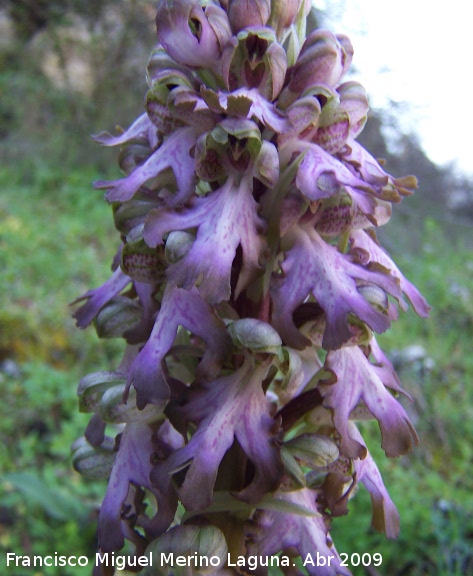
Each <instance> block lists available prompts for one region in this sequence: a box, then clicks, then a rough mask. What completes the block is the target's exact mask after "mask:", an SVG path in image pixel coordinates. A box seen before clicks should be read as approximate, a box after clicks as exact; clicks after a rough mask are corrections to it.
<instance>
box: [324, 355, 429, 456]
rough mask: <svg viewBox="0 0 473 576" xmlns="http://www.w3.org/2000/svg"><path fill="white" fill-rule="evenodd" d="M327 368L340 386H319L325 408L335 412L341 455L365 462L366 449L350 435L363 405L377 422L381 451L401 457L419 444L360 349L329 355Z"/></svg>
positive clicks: (407, 418)
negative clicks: (355, 415) (352, 421)
mask: <svg viewBox="0 0 473 576" xmlns="http://www.w3.org/2000/svg"><path fill="white" fill-rule="evenodd" d="M325 368H326V369H327V370H329V371H330V372H331V373H332V374H335V375H336V377H337V382H335V383H333V384H332V383H331V384H327V385H324V384H320V385H319V389H320V391H321V393H322V395H323V396H324V406H325V407H326V408H330V409H331V410H332V411H333V424H334V426H335V428H336V429H337V430H338V432H339V434H340V436H341V442H340V452H341V453H342V454H344V455H345V456H348V457H350V458H364V457H365V455H366V448H365V446H364V445H363V444H361V443H360V442H359V440H358V439H357V438H353V437H352V436H351V435H350V433H349V418H350V414H351V412H352V410H353V409H354V408H355V407H356V406H357V405H358V403H359V402H360V401H363V402H364V403H365V404H366V406H367V407H368V410H369V411H370V412H371V414H373V416H374V417H375V418H376V419H377V420H378V424H379V427H380V429H381V435H382V443H381V445H382V447H383V449H384V451H385V452H386V455H387V456H389V457H395V456H400V455H401V454H405V453H406V452H409V451H410V450H411V449H412V445H413V443H414V444H418V442H419V440H418V438H417V434H416V432H415V430H414V427H413V426H412V424H411V422H410V420H409V417H408V415H407V414H406V411H405V410H404V408H403V407H402V406H401V404H400V403H399V402H398V401H397V400H396V399H395V398H394V397H393V396H392V395H391V393H390V392H389V391H388V390H387V389H386V387H385V385H384V384H383V382H382V381H381V379H380V377H379V375H378V374H377V373H376V371H375V370H374V369H373V365H372V364H371V363H370V362H369V360H368V359H367V358H366V356H365V355H364V354H363V352H362V351H361V349H360V348H359V347H358V346H351V347H345V348H342V349H341V350H336V351H332V352H329V353H328V354H327V358H326V361H325Z"/></svg>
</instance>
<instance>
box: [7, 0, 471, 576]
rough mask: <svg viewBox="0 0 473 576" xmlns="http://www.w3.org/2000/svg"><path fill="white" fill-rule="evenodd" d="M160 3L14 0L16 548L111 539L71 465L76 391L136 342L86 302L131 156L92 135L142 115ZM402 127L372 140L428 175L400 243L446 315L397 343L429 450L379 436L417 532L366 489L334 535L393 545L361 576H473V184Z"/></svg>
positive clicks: (404, 216)
mask: <svg viewBox="0 0 473 576" xmlns="http://www.w3.org/2000/svg"><path fill="white" fill-rule="evenodd" d="M152 14H153V6H152V4H151V3H149V2H145V1H139V0H135V1H132V0H115V1H114V2H113V3H112V4H110V3H107V0H101V1H95V2H93V1H90V0H68V1H62V0H41V1H33V0H14V1H13V0H11V1H10V2H8V1H7V2H5V1H3V2H2V3H1V4H0V156H1V158H0V270H1V274H0V293H1V294H2V300H1V301H2V305H1V306H0V389H1V391H2V397H1V402H0V473H1V476H0V556H1V557H2V559H3V557H4V552H6V551H15V552H17V553H18V554H50V553H51V552H54V551H57V552H58V553H59V554H75V555H82V554H84V555H89V556H90V557H93V555H94V552H95V521H96V516H97V510H98V506H99V503H100V501H101V498H102V495H103V492H104V486H103V485H102V484H101V483H97V482H95V483H91V482H87V481H85V480H84V479H82V478H80V477H78V475H76V474H75V473H74V472H73V471H72V470H71V466H70V461H69V448H70V444H71V443H72V442H73V441H74V440H75V439H76V438H77V437H78V436H80V435H82V433H83V429H84V427H85V425H86V422H87V418H86V417H84V416H83V415H80V414H78V412H77V402H76V386H77V383H78V381H79V379H80V378H81V376H83V375H84V374H86V373H88V372H92V371H96V370H100V369H109V368H111V367H113V366H114V365H116V363H117V360H118V357H119V349H118V348H119V347H118V344H117V345H114V343H113V342H112V343H110V342H109V341H107V342H100V343H99V342H98V341H97V337H96V336H95V334H94V333H93V331H92V330H90V331H86V332H85V333H80V332H79V331H78V330H77V329H76V328H75V327H74V324H73V321H72V319H71V318H70V310H69V303H70V302H71V301H72V300H74V298H76V297H77V296H78V295H80V294H82V293H84V292H85V291H86V290H87V289H89V288H91V287H95V286H98V285H99V284H100V283H102V282H103V281H104V280H105V279H106V278H107V276H108V274H109V267H110V263H111V259H112V257H113V249H114V245H115V241H114V238H115V232H114V230H113V225H112V218H111V213H110V208H109V207H108V206H107V205H106V204H105V203H104V202H103V201H101V193H98V192H96V191H94V190H93V189H92V186H91V184H90V183H91V182H92V181H93V180H95V179H96V178H98V177H100V178H103V177H106V176H107V175H110V174H111V173H114V174H116V169H115V164H114V162H113V157H114V155H113V153H111V152H110V151H105V152H104V151H102V150H101V149H99V148H98V147H97V146H96V145H94V144H93V143H91V142H90V139H89V134H90V133H92V132H97V131H99V130H101V129H112V128H113V126H114V124H115V123H117V122H119V123H120V124H121V125H123V126H126V125H127V124H128V122H129V121H130V120H131V119H133V118H134V117H135V116H136V115H137V114H138V113H141V102H142V98H143V93H144V75H143V72H142V70H143V68H144V64H145V62H146V58H147V53H148V52H149V50H150V47H151V46H152V44H153V41H154V36H153V22H152V20H153V16H152ZM81 62H82V63H83V62H86V63H88V66H86V67H85V68H84V66H82V67H81V64H80V63H81ZM368 90H369V87H368ZM388 129H389V130H388ZM388 132H389V133H391V134H392V133H393V132H394V133H396V125H395V122H394V120H393V114H389V113H386V112H384V113H380V112H378V113H376V114H375V115H373V117H372V118H371V120H370V122H369V123H368V125H367V128H366V129H365V132H364V133H363V139H364V143H365V145H366V146H367V147H368V148H369V149H370V150H372V151H373V150H374V151H375V154H376V155H377V156H381V157H384V158H387V160H388V168H389V170H390V171H391V172H393V173H395V174H396V175H402V174H406V173H415V174H417V175H418V176H419V178H420V181H421V187H420V190H419V192H418V193H417V194H416V195H415V197H413V198H411V199H407V200H405V201H404V202H403V203H402V204H401V205H400V206H398V207H396V208H397V212H396V216H395V217H394V218H393V220H392V222H391V223H390V224H389V225H388V227H387V230H386V231H383V234H382V235H383V242H384V243H385V245H386V246H387V247H388V249H389V251H390V252H391V253H392V255H393V258H394V260H395V261H396V262H397V263H398V264H399V265H400V267H401V269H402V270H403V272H404V273H405V274H406V276H407V277H408V278H409V279H410V280H411V281H412V282H413V283H415V284H416V285H417V286H418V287H419V288H420V290H421V291H422V292H423V293H424V294H425V296H426V297H427V299H428V300H429V302H430V304H431V305H432V306H433V312H432V318H431V320H429V321H427V322H426V321H421V320H419V319H417V318H416V317H415V315H414V314H413V313H409V314H405V315H403V317H402V318H401V320H400V321H399V322H398V323H397V324H396V325H395V326H394V328H393V330H392V331H391V332H390V334H388V335H386V336H384V337H383V338H382V345H383V346H385V347H386V349H387V350H388V351H389V354H390V356H391V358H392V359H393V361H394V362H395V364H396V366H397V368H398V370H399V373H400V376H401V379H402V381H403V384H404V387H405V388H406V389H407V390H408V391H409V392H410V393H411V395H412V396H413V398H414V402H413V403H412V404H409V403H405V406H406V409H408V411H409V412H410V414H411V417H412V419H413V421H414V423H415V425H416V427H417V429H418V432H419V435H420V437H421V447H420V448H419V449H417V450H416V451H415V452H414V453H413V454H412V455H410V456H409V457H407V458H404V459H402V460H400V461H394V462H392V461H387V460H386V458H385V457H384V454H382V453H380V449H379V448H378V446H379V438H378V431H377V429H376V428H373V427H368V429H367V430H366V431H364V434H367V435H368V438H369V439H370V444H369V448H370V449H371V450H372V452H373V453H374V454H375V457H376V458H377V461H378V463H379V464H380V467H381V470H382V473H383V476H384V480H385V483H386V485H387V486H388V488H389V490H390V493H391V495H392V497H393V499H394V501H395V502H396V504H397V506H398V508H399V511H400V514H401V520H402V529H401V536H400V538H399V540H398V541H397V542H386V541H385V540H384V539H383V537H381V536H380V535H378V534H377V533H374V532H373V531H372V530H371V529H370V528H369V525H370V514H371V507H370V503H369V496H368V495H367V494H366V493H365V492H364V491H363V490H362V489H360V492H359V494H358V495H357V497H356V498H355V499H354V500H353V501H352V503H351V507H350V514H349V515H348V516H347V517H346V518H341V519H336V520H335V521H334V526H333V537H334V540H335V542H336V543H337V547H338V550H339V551H344V552H348V553H351V552H358V553H363V552H369V553H374V552H381V553H382V554H383V558H384V561H383V564H382V566H381V567H380V568H379V569H377V570H378V571H377V572H374V571H371V572H365V571H364V569H362V568H359V569H355V570H354V573H355V574H356V575H358V574H359V575H364V574H369V575H370V576H377V575H384V576H388V575H389V576H391V575H392V576H396V575H399V576H400V575H410V576H422V575H432V576H433V575H438V576H460V575H465V576H466V575H467V574H471V573H473V552H472V550H473V497H472V494H473V477H472V474H471V466H472V464H473V385H472V381H473V355H472V354H471V342H473V281H472V275H473V259H472V258H471V250H472V239H471V232H470V230H471V224H472V223H471V220H469V218H471V217H472V216H473V194H472V193H471V190H472V188H471V183H469V182H467V181H465V179H464V178H462V177H461V176H458V175H456V174H455V173H454V172H453V171H452V170H447V169H441V168H439V167H437V166H435V165H433V164H432V163H431V162H430V161H429V160H428V158H426V156H425V154H424V153H423V152H422V150H421V149H420V148H419V146H418V144H417V141H416V139H415V137H414V136H413V135H410V134H407V135H406V134H399V133H397V134H398V136H397V139H396V142H395V144H396V145H395V146H393V142H392V141H390V140H389V139H386V138H385V136H384V134H386V133H388ZM393 150H395V151H396V152H395V153H394V152H393ZM452 199H454V200H455V201H454V202H453V201H452ZM15 573H16V574H19V575H20V576H22V572H21V570H19V571H16V572H15ZM88 573H89V570H87V569H85V570H83V569H80V568H77V569H74V570H73V571H72V572H70V573H68V572H67V571H65V570H64V569H54V568H51V569H45V570H44V571H41V570H37V571H36V572H35V575H36V576H41V574H48V575H59V574H60V575H61V576H69V574H70V576H76V575H78V576H82V575H83V574H84V575H85V574H88ZM24 574H25V576H26V575H27V574H31V571H29V570H28V571H24Z"/></svg>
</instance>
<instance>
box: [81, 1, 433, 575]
mask: <svg viewBox="0 0 473 576" xmlns="http://www.w3.org/2000/svg"><path fill="white" fill-rule="evenodd" d="M309 9H310V2H308V1H307V0H290V1H289V2H283V1H282V0H229V1H228V2H219V1H218V0H216V1H214V0H173V1H171V0H161V1H160V2H159V5H158V9H157V19H156V22H157V32H158V41H159V44H158V45H157V46H156V47H155V49H154V50H153V52H152V54H151V57H150V60H149V62H148V67H147V81H148V86H149V89H148V92H147V94H146V98H145V113H144V114H142V115H141V116H139V118H138V119H137V120H136V121H135V122H133V123H132V124H131V126H130V127H129V128H128V129H127V130H125V131H120V132H119V133H118V134H117V135H115V136H113V135H110V134H108V133H100V134H99V135H97V136H95V140H96V141H97V142H98V143H100V144H102V145H103V146H117V147H120V149H121V150H120V158H119V165H120V168H121V169H122V171H123V172H124V176H123V177H122V178H117V179H113V180H111V181H99V182H97V183H96V187H97V188H99V189H104V190H106V199H107V200H108V202H110V203H111V204H112V207H113V218H114V222H115V226H116V228H117V231H118V233H119V242H118V243H119V248H118V251H117V257H116V258H115V261H114V266H113V270H114V272H113V275H112V277H111V278H110V279H109V280H108V281H107V282H105V283H104V284H103V285H102V286H101V287H99V288H96V289H95V290H90V291H88V292H86V294H84V295H83V296H81V297H80V298H79V299H78V300H77V301H76V302H77V303H80V302H82V304H81V306H80V307H79V308H78V309H77V310H76V312H75V314H74V316H75V318H76V320H77V325H78V326H79V327H81V328H85V327H86V326H88V325H89V324H90V323H92V321H93V322H94V325H95V328H96V330H97V333H98V335H99V336H100V337H114V338H116V337H122V338H123V339H124V340H125V342H126V346H125V353H124V357H123V361H122V363H121V364H120V366H119V367H118V368H117V369H114V370H100V371H97V372H95V373H94V374H91V375H89V376H86V377H85V378H83V379H82V380H81V382H80V384H79V389H78V394H79V402H80V409H81V410H82V411H85V412H88V413H90V414H91V419H90V423H89V425H88V427H87V429H86V432H85V435H84V438H82V439H80V440H79V441H78V442H77V443H76V444H74V447H73V460H74V466H75V468H76V469H77V470H78V471H79V472H81V473H83V474H84V475H89V477H92V478H109V483H108V488H107V491H106V494H105V498H104V501H103V504H102V507H101V510H100V514H99V522H98V524H99V530H98V536H99V547H100V548H101V550H103V551H104V552H116V551H118V550H120V549H121V548H122V547H123V546H124V544H125V542H128V543H129V546H130V548H131V554H132V555H134V556H135V564H134V565H135V566H136V565H137V564H136V561H137V560H138V559H140V558H141V557H142V556H143V555H146V557H147V558H148V557H149V556H150V555H151V556H152V557H153V558H154V562H155V563H156V562H159V560H160V556H159V554H160V553H162V552H164V553H165V554H168V556H167V558H170V557H171V556H169V554H171V552H172V554H175V555H184V556H185V555H188V554H189V553H192V555H193V558H194V557H195V558H201V557H202V556H204V555H205V554H206V553H209V550H215V551H218V558H219V565H218V567H215V570H211V572H212V573H214V574H216V575H218V574H228V573H230V572H231V571H232V570H233V567H234V566H235V564H233V563H232V562H233V561H232V555H234V554H240V556H239V558H240V563H239V564H238V566H240V567H242V570H247V569H249V570H252V571H253V572H255V573H256V574H262V575H263V574H266V573H267V570H266V566H265V565H264V564H265V563H264V562H260V564H261V565H260V566H258V565H255V566H254V567H251V566H250V564H249V562H250V558H253V559H254V558H263V557H269V556H272V555H275V554H279V553H281V555H280V556H279V557H278V558H283V557H286V556H287V558H288V559H289V560H288V561H290V565H288V568H289V570H290V571H292V567H291V566H292V564H293V562H295V561H296V559H297V558H298V557H299V560H298V561H299V562H302V563H303V564H304V565H305V568H306V570H307V572H308V573H309V574H310V575H311V576H335V575H343V576H348V574H349V571H348V570H347V569H346V568H345V567H344V566H343V565H342V563H341V561H340V557H339V555H338V554H337V552H336V549H335V547H334V546H333V543H332V541H331V537H330V534H329V529H330V522H331V521H334V522H335V521H336V517H337V516H340V515H343V514H347V513H350V511H349V506H348V501H349V499H350V498H351V497H352V496H353V495H354V492H355V490H354V488H355V487H356V485H357V484H358V483H361V484H363V485H364V486H365V487H366V489H367V490H368V492H369V493H370V496H371V499H372V504H373V517H372V525H373V527H374V528H375V529H377V530H379V531H381V532H384V533H385V534H386V536H387V537H388V538H395V537H396V536H397V534H398V532H399V515H398V513H397V510H396V507H395V505H394V503H393V502H392V500H391V498H390V497H389V494H388V492H387V490H386V487H385V486H384V483H383V480H382V478H381V475H380V473H379V470H378V467H377V465H376V463H375V462H374V460H373V458H372V456H371V455H370V453H369V452H368V449H367V447H366V443H365V441H364V439H363V437H362V435H361V433H360V431H359V430H358V428H357V427H356V421H357V420H358V419H363V420H376V421H377V423H378V425H379V428H380V430H381V436H382V447H383V449H384V451H385V453H386V455H387V456H388V457H396V456H399V455H401V454H405V453H406V452H408V451H409V450H410V449H411V448H412V447H413V446H414V445H415V444H417V443H418V438H417V435H416V432H415V430H414V428H413V425H412V423H411V422H410V420H409V417H408V415H407V412H406V410H405V409H404V408H403V406H402V405H401V403H400V402H399V400H398V396H401V395H403V396H406V397H407V398H409V395H408V394H407V393H406V392H405V391H404V390H403V388H402V386H401V384H400V382H399V379H398V378H397V376H396V373H395V371H394V368H393V366H392V364H391V362H390V361H389V358H388V357H387V355H386V354H385V353H384V352H383V351H382V350H381V347H380V345H379V344H378V342H377V340H376V336H375V334H378V333H382V332H385V331H386V330H387V329H388V328H389V327H390V326H391V324H392V322H393V321H395V320H396V319H397V317H398V314H399V311H400V310H401V311H404V310H407V309H408V307H409V305H408V302H409V303H410V304H411V306H412V308H413V309H414V310H415V312H416V313H417V314H418V315H419V316H422V317H426V316H427V315H428V312H429V306H428V304H427V302H426V301H425V299H424V298H423V296H422V295H421V294H420V293H419V291H418V290H417V289H416V288H415V287H414V286H413V285H412V284H411V283H410V282H409V281H408V280H407V279H406V278H405V277H404V276H403V274H402V273H401V271H400V270H399V268H398V267H397V266H396V265H395V264H394V262H393V261H392V260H391V258H390V257H389V255H388V254H387V253H386V252H385V251H384V250H383V249H382V248H381V246H380V245H379V243H378V240H377V238H376V228H377V227H379V226H381V225H384V224H386V223H387V222H388V221H389V219H390V216H391V211H392V205H393V204H395V203H397V202H400V201H401V200H402V199H403V198H404V197H406V196H409V195H410V194H412V192H413V190H414V189H415V187H416V180H415V178H414V177H412V176H406V177H403V178H394V177H393V176H391V175H390V174H389V173H388V172H386V171H385V170H384V168H382V167H381V165H380V164H379V163H378V162H377V161H376V160H375V159H374V158H373V157H372V156H371V155H370V154H369V153H368V152H367V151H366V150H365V149H364V148H363V147H362V146H361V145H360V144H359V143H358V142H357V141H356V140H355V138H356V137H357V136H358V134H359V133H360V132H361V130H362V129H363V126H364V125H365V122H366V120H367V114H368V100H367V96H366V93H365V91H364V89H363V87H362V86H361V85H360V84H358V83H356V82H352V81H346V80H344V76H345V74H346V72H347V71H348V68H349V66H350V64H351V61H352V59H353V47H352V45H351V43H350V41H349V40H348V38H347V37H345V36H343V35H338V36H337V35H335V34H333V33H332V32H330V31H327V30H314V31H312V32H310V33H309V34H308V35H307V37H306V34H305V30H306V19H307V15H308V11H309ZM83 301H84V302H83ZM113 436H115V440H114V438H113ZM227 550H228V551H229V553H230V557H229V558H224V556H225V554H226V551H227ZM317 557H323V558H325V560H326V561H325V563H319V564H318V565H317V563H314V562H313V560H312V559H313V558H317ZM329 557H330V559H331V563H328V562H327V560H328V558H329ZM243 566H244V568H243ZM166 569H167V568H166ZM283 569H285V567H284V566H283ZM159 570H161V568H158V566H157V564H156V565H155V566H152V567H149V571H147V570H145V571H142V572H141V574H142V576H152V575H153V576H155V575H156V574H158V572H159ZM185 571H186V574H187V573H192V574H196V573H198V572H199V568H198V567H196V566H187V567H185ZM94 573H95V574H97V575H99V574H100V575H101V574H104V573H105V572H104V571H103V570H102V568H101V567H100V566H98V565H97V566H96V567H95V571H94ZM159 573H160V572H159Z"/></svg>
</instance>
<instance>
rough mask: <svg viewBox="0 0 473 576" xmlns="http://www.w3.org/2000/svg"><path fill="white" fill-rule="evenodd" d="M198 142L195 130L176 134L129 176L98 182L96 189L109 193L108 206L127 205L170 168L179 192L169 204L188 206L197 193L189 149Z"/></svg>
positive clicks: (107, 194) (107, 196) (181, 130)
mask: <svg viewBox="0 0 473 576" xmlns="http://www.w3.org/2000/svg"><path fill="white" fill-rule="evenodd" d="M196 138H197V134H196V131H195V129H194V128H181V129H179V130H176V132H175V133H174V134H172V135H171V136H169V138H167V139H166V140H165V141H164V142H163V144H162V145H161V146H160V147H159V148H158V149H157V150H156V151H155V152H153V154H151V156H150V157H149V158H148V159H147V160H146V162H145V163H144V164H142V165H141V166H138V168H136V169H135V170H134V171H133V172H132V173H131V174H130V175H129V176H127V177H126V178H121V179H119V180H110V181H107V180H99V181H97V182H96V183H95V187H96V188H98V189H101V190H104V189H106V190H108V192H107V193H106V195H105V197H106V199H107V200H108V201H109V202H126V201H127V200H130V199H131V198H132V197H133V196H134V194H135V193H136V192H137V191H138V190H139V188H140V186H142V185H143V184H145V182H147V181H148V180H150V179H151V178H155V177H156V176H158V175H159V174H160V173H161V172H163V171H164V170H166V169H167V168H171V169H172V171H173V172H174V176H175V178H176V182H177V187H178V191H177V193H176V195H175V196H172V197H171V198H170V199H168V202H169V203H170V204H176V203H181V202H185V201H186V200H187V198H188V197H189V196H190V195H191V194H192V192H193V190H194V183H195V175H194V159H193V158H192V157H191V155H190V149H191V148H192V147H193V146H194V145H195V142H196Z"/></svg>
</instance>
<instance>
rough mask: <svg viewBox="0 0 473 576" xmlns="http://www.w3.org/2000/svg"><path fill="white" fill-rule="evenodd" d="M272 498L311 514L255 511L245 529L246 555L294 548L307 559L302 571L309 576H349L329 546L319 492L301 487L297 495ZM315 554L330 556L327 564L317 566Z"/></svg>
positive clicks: (280, 494)
mask: <svg viewBox="0 0 473 576" xmlns="http://www.w3.org/2000/svg"><path fill="white" fill-rule="evenodd" d="M275 496H276V497H277V498H278V499H279V500H282V501H285V502H288V503H291V504H293V505H296V506H299V507H301V508H305V509H307V510H309V511H311V512H312V513H313V514H312V515H310V516H309V515H307V516H304V515H302V514H300V515H299V514H291V513H288V512H279V511H273V510H265V511H258V512H257V513H256V516H255V518H254V521H253V522H251V523H248V525H247V528H246V536H247V550H248V555H249V556H253V555H255V556H272V555H273V554H277V553H278V552H280V551H281V550H287V549H288V548H292V547H294V548H296V550H297V552H298V553H299V555H300V556H301V558H302V560H303V561H305V560H306V559H308V561H307V562H305V569H306V570H307V572H308V573H309V574H310V575H311V576H337V575H343V576H350V572H349V571H348V570H347V569H346V568H344V567H343V566H341V563H340V558H339V556H338V554H337V551H336V550H335V547H334V546H332V545H331V542H330V537H329V535H328V533H327V526H326V523H325V519H324V517H323V516H322V514H321V513H320V512H319V510H318V509H317V503H316V500H317V496H318V493H317V492H316V491H313V490H309V489H308V488H304V489H302V490H298V491H296V492H279V493H277V494H276V495H275ZM317 553H318V554H319V555H320V556H322V557H324V559H325V560H327V559H328V557H330V558H331V562H330V564H329V563H328V562H327V563H326V564H325V565H324V566H317ZM311 560H312V561H313V564H312V563H311ZM259 573H262V572H258V574H259Z"/></svg>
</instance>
